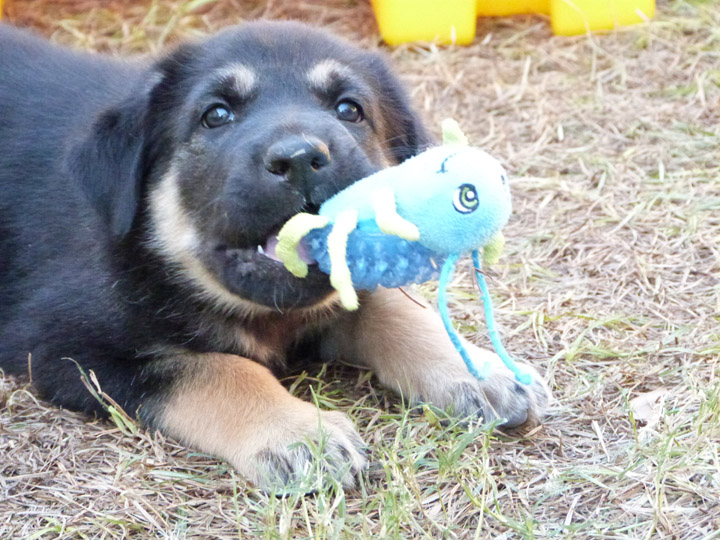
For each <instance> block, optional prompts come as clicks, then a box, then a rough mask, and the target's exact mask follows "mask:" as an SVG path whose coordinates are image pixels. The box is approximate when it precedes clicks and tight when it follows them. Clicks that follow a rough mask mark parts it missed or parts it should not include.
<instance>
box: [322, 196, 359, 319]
mask: <svg viewBox="0 0 720 540" xmlns="http://www.w3.org/2000/svg"><path fill="white" fill-rule="evenodd" d="M357 220H358V212H357V210H345V211H344V212H340V213H339V214H338V215H337V217H336V218H335V224H334V226H333V230H332V232H330V234H329V235H328V239H327V246H328V248H327V249H328V254H329V255H330V284H331V285H332V286H333V288H334V289H335V290H336V291H337V292H338V293H340V302H342V305H343V307H344V308H345V309H347V310H349V311H355V310H356V309H357V308H358V307H359V304H358V296H357V293H356V292H355V289H354V288H353V283H352V275H351V274H350V268H349V267H348V263H347V258H346V256H347V242H348V236H350V233H351V232H352V231H354V230H355V227H357Z"/></svg>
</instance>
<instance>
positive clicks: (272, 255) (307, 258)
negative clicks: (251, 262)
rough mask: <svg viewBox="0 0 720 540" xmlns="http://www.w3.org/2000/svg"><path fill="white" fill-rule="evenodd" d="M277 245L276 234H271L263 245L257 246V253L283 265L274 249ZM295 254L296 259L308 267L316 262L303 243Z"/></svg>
mask: <svg viewBox="0 0 720 540" xmlns="http://www.w3.org/2000/svg"><path fill="white" fill-rule="evenodd" d="M277 245H278V235H277V234H271V235H270V236H269V237H268V239H267V240H266V242H265V244H264V245H258V247H257V252H258V253H259V254H260V255H263V256H265V257H267V258H268V259H271V260H273V261H277V262H279V263H280V264H283V263H282V261H281V260H280V258H279V257H278V256H277V253H276V248H277ZM297 254H298V257H300V260H301V261H302V262H304V263H305V264H307V265H308V266H310V265H313V264H316V263H317V261H316V260H315V259H314V258H313V257H312V255H310V253H309V252H308V250H307V248H306V247H305V244H304V243H303V242H300V244H298V247H297Z"/></svg>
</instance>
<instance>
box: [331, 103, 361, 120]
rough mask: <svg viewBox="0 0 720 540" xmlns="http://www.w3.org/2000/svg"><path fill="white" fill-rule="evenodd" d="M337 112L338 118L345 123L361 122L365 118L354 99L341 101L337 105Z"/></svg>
mask: <svg viewBox="0 0 720 540" xmlns="http://www.w3.org/2000/svg"><path fill="white" fill-rule="evenodd" d="M335 112H336V113H337V117H338V118H339V119H340V120H343V121H345V122H361V121H362V119H363V118H364V116H363V110H362V107H361V106H360V104H359V103H357V102H356V101H353V100H352V99H343V100H342V101H340V102H339V103H338V104H337V105H335Z"/></svg>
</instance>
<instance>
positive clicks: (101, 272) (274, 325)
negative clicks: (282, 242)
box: [0, 22, 547, 486]
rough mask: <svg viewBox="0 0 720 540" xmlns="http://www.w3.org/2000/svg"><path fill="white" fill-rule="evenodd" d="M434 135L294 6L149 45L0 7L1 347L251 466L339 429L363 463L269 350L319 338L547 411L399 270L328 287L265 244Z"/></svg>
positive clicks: (339, 350)
mask: <svg viewBox="0 0 720 540" xmlns="http://www.w3.org/2000/svg"><path fill="white" fill-rule="evenodd" d="M428 144H429V141H428V137H427V135H426V133H425V131H424V129H423V127H422V125H421V124H420V122H419V120H418V119H417V117H416V116H415V115H414V114H413V112H412V111H411V109H410V107H409V104H408V100H407V97H406V95H405V93H404V92H403V91H402V89H401V88H400V86H399V84H398V82H397V81H396V79H395V78H394V77H393V75H392V74H391V72H390V71H389V69H388V67H387V65H386V63H385V62H384V61H383V60H382V59H381V58H380V57H379V56H377V55H376V54H371V53H367V52H362V51H360V50H357V49H355V48H353V47H351V46H349V45H347V44H345V43H342V42H340V41H338V40H336V39H333V38H330V37H328V36H326V35H324V34H322V33H320V32H318V31H315V30H310V29H308V28H306V27H305V26H302V25H300V24H293V23H270V22H262V23H254V24H247V25H244V26H242V27H240V28H231V29H229V30H226V31H224V32H222V33H220V34H219V35H217V36H215V37H212V38H210V39H208V40H206V41H204V42H200V43H193V44H188V45H183V46H181V47H179V48H177V49H176V50H175V51H174V52H172V53H170V54H169V55H168V56H166V57H164V58H162V59H160V60H159V61H157V62H154V63H145V64H138V63H122V62H120V61H116V60H111V59H108V58H102V57H98V56H91V55H86V54H80V53H75V52H71V51H68V50H64V49H60V48H57V47H54V46H51V45H49V44H47V43H45V42H44V41H42V40H40V39H38V38H35V37H32V36H30V35H28V34H26V33H24V32H22V31H19V30H16V29H13V28H10V27H6V26H5V27H0V366H1V367H2V368H3V369H4V370H5V371H6V372H8V373H11V374H19V375H23V374H26V373H27V366H28V355H31V364H32V378H33V383H34V385H35V386H36V387H37V389H38V391H39V392H40V393H41V394H42V395H43V396H46V397H47V398H48V399H50V400H51V401H53V402H54V403H57V404H59V405H62V406H64V407H68V408H72V409H77V410H83V411H95V412H100V413H102V410H101V407H100V405H99V403H98V402H97V401H96V400H95V399H94V398H93V397H92V396H91V395H90V394H89V393H88V392H87V391H86V389H85V388H84V387H83V383H82V382H81V378H80V373H79V370H78V367H77V365H76V363H77V364H78V365H80V366H81V367H82V368H83V369H84V370H85V371H89V370H92V371H94V372H95V374H96V376H97V378H98V380H99V382H100V384H101V386H102V388H103V390H104V391H105V392H106V393H107V394H109V395H110V396H112V397H113V398H114V399H115V400H116V401H117V402H118V403H119V404H120V405H121V406H122V407H124V408H125V409H126V410H127V411H128V412H132V413H137V415H138V417H139V418H140V419H141V420H142V421H143V422H145V423H146V424H147V425H149V426H154V427H157V428H158V429H160V430H162V431H163V432H164V433H166V434H168V435H171V436H173V437H176V438H178V439H180V440H182V441H184V442H186V443H187V444H188V445H190V446H192V447H194V448H197V449H199V450H202V451H205V452H210V453H213V454H216V455H218V456H221V457H223V458H225V459H227V460H228V461H229V462H230V463H231V464H232V465H233V466H235V467H236V468H237V469H238V470H239V471H241V472H242V473H244V474H245V475H246V476H247V477H248V478H249V479H250V480H252V481H253V482H256V483H259V484H261V485H265V486H269V485H276V484H277V483H284V482H287V481H290V480H293V479H294V478H296V477H297V476H299V475H301V474H302V472H303V471H304V470H306V469H307V465H308V464H309V461H310V460H311V459H312V458H311V457H310V453H309V451H308V450H307V446H304V445H302V444H295V443H302V442H303V441H305V440H307V439H308V438H309V439H317V438H318V437H319V436H320V432H322V433H323V434H324V436H325V437H327V449H326V450H327V451H326V453H325V456H324V458H323V459H324V466H325V467H326V470H328V471H330V472H334V473H336V474H339V475H340V476H341V477H342V480H343V481H344V482H345V483H346V484H351V483H352V480H353V474H354V473H355V472H357V471H358V470H359V469H360V468H361V467H362V465H363V463H364V457H363V443H362V441H361V439H360V437H359V436H358V434H357V433H356V431H355V428H354V427H353V424H352V422H351V421H350V420H349V419H348V418H347V417H346V416H344V415H343V414H341V413H339V412H325V411H318V410H317V409H316V408H315V407H314V406H313V405H311V404H309V403H305V402H303V401H301V400H299V399H297V398H295V397H293V396H291V395H290V394H289V393H288V392H287V391H286V390H285V389H284V388H283V387H282V386H281V385H280V384H279V382H278V381H277V379H276V378H275V377H274V376H273V374H272V372H271V369H276V368H278V367H281V366H282V365H283V364H284V363H286V361H287V351H288V350H290V349H291V348H292V347H293V346H294V345H296V344H297V343H298V342H299V341H300V340H307V339H309V338H310V337H313V339H314V343H315V344H316V346H317V356H318V358H322V359H324V360H332V359H334V358H346V359H348V360H350V361H352V362H356V363H359V364H362V365H366V366H368V367H369V368H371V369H373V370H374V372H375V373H376V374H377V376H378V378H379V379H380V381H382V382H383V383H384V384H386V385H388V386H390V387H392V388H394V389H396V390H398V391H399V392H402V394H403V395H404V396H406V397H407V398H409V399H411V400H413V401H427V402H432V403H434V404H435V405H437V406H439V407H448V408H452V410H453V411H454V412H455V414H458V415H468V414H480V415H483V416H484V417H485V418H486V419H490V418H493V417H494V416H496V415H497V416H500V417H504V418H506V419H508V424H510V425H518V424H521V423H524V422H526V421H535V420H537V418H538V417H539V416H540V415H541V414H542V412H543V410H544V407H545V406H546V403H547V392H546V389H545V387H544V386H543V384H542V382H540V381H541V379H540V378H539V377H536V378H535V380H536V383H535V384H534V386H532V387H530V388H525V387H522V386H521V385H518V384H516V383H515V382H514V380H513V376H512V374H511V373H510V372H509V371H508V370H507V369H505V368H504V367H503V366H502V364H501V363H499V361H498V360H497V359H496V357H495V355H494V354H492V353H489V352H486V351H482V350H480V349H477V348H473V347H472V346H470V350H471V351H472V353H473V354H475V355H476V356H477V357H478V358H483V359H484V358H489V359H490V360H492V361H493V362H494V365H495V366H496V367H495V369H494V370H493V372H492V374H491V376H490V377H489V378H488V379H487V380H485V381H483V382H478V381H476V380H475V379H473V377H472V376H471V375H470V374H469V373H468V372H467V371H466V369H465V367H464V365H463V364H462V361H461V359H460V358H459V356H458V354H457V353H456V351H455V349H454V348H453V346H452V345H451V343H450V341H449V340H448V338H447V336H446V335H445V331H444V330H443V327H442V324H441V322H440V320H439V318H438V317H437V316H436V315H435V314H434V313H433V312H432V311H431V310H429V309H424V308H422V307H420V306H418V305H417V304H415V303H414V302H412V301H410V300H408V299H407V298H406V297H405V296H404V295H403V294H402V293H401V292H398V291H394V290H380V291H378V292H375V293H372V294H367V295H365V296H364V297H363V298H362V307H361V309H360V310H359V311H358V312H357V313H353V314H350V313H346V312H343V311H342V310H341V309H339V308H338V307H337V305H336V296H335V294H334V292H333V290H332V288H331V287H330V285H329V283H328V279H327V276H325V275H324V274H322V273H320V272H319V271H318V270H317V269H314V270H311V272H310V275H309V276H308V278H307V279H302V280H301V279H296V278H294V277H293V276H292V275H291V274H290V273H289V272H287V271H286V270H285V269H284V268H283V266H282V265H281V264H280V263H278V262H276V261H274V260H272V259H271V258H269V257H268V256H266V255H265V254H264V251H265V250H263V247H264V246H265V245H266V244H267V243H268V242H272V239H273V236H274V234H275V233H276V232H277V230H278V228H279V226H280V225H281V224H283V223H284V222H285V221H286V220H287V219H288V218H289V217H290V216H292V215H294V214H295V213H297V212H299V211H313V210H314V209H317V208H318V206H319V205H320V204H322V202H323V201H325V200H326V199H327V198H329V197H330V196H332V195H333V194H334V193H336V192H337V191H339V190H341V189H342V188H344V187H346V186H347V185H349V184H350V183H352V182H353V181H355V180H357V179H359V178H362V177H364V176H366V175H368V174H370V173H372V172H373V171H376V170H378V169H379V168H382V167H385V166H388V165H390V164H396V163H399V162H401V161H402V160H404V159H406V158H408V157H410V156H412V155H413V154H415V153H417V152H418V151H419V150H422V149H423V148H424V147H425V146H427V145H428Z"/></svg>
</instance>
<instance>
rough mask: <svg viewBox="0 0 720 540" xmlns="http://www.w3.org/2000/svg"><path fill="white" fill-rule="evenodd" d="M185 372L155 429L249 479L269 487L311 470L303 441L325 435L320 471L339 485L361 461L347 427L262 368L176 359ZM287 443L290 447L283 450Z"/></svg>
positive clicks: (232, 359) (241, 362)
mask: <svg viewBox="0 0 720 540" xmlns="http://www.w3.org/2000/svg"><path fill="white" fill-rule="evenodd" d="M173 361H174V362H178V361H180V362H182V363H183V364H184V365H185V369H186V373H185V375H184V376H183V378H182V381H181V382H180V383H179V384H178V385H177V386H176V388H175V389H174V390H173V391H172V393H171V396H170V398H169V400H168V401H167V403H166V406H165V409H164V412H163V413H161V415H160V419H159V424H160V427H161V429H162V430H163V431H164V432H165V433H167V434H169V435H171V436H173V437H176V438H177V439H179V440H181V441H183V442H185V443H187V444H188V445H190V446H192V447H194V448H196V449H198V450H200V451H203V452H207V453H211V454H215V455H217V456H219V457H222V458H224V459H226V460H227V461H229V462H230V463H231V464H232V465H233V466H234V467H235V468H236V469H238V470H239V471H240V472H241V473H243V474H244V475H245V476H246V477H247V478H248V479H249V480H251V481H252V482H253V483H255V484H258V485H260V486H263V487H266V488H271V489H277V488H282V487H283V486H285V485H287V484H288V483H290V482H293V481H296V480H301V477H302V476H303V475H306V474H307V473H308V472H309V471H310V469H311V462H312V456H311V454H310V453H309V451H308V449H307V446H305V445H303V444H297V443H303V442H304V441H307V440H314V441H318V440H320V439H322V438H323V436H324V437H325V438H326V446H325V453H324V456H323V458H324V469H325V471H326V472H327V473H328V474H333V475H338V476H339V479H340V480H342V481H343V483H344V484H345V485H352V484H353V476H354V474H355V473H357V472H358V470H359V469H360V468H361V467H362V466H363V464H364V461H365V460H364V457H363V455H362V448H363V443H362V440H361V439H360V436H359V435H358V434H357V433H356V431H355V429H354V427H353V425H352V422H351V421H350V420H349V419H348V418H347V417H346V416H345V415H343V414H341V413H338V412H327V411H319V410H318V409H317V408H316V407H314V406H313V405H311V404H309V403H306V402H304V401H302V400H300V399H298V398H295V397H293V396H291V395H290V394H289V393H288V392H287V390H285V388H283V386H282V385H281V384H280V383H279V382H278V381H277V379H276V378H275V377H274V376H273V375H272V373H270V371H269V370H268V369H267V368H265V367H263V366H261V365H259V364H257V363H255V362H253V361H251V360H248V359H246V358H242V357H239V356H234V355H227V354H202V355H184V356H178V357H176V358H174V359H173ZM292 445H295V447H294V448H291V446H292Z"/></svg>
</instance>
